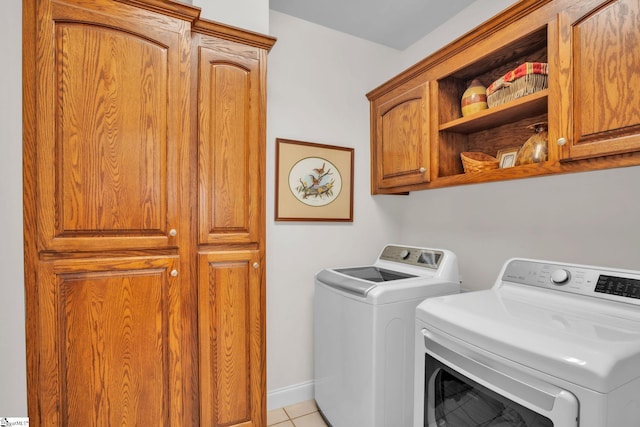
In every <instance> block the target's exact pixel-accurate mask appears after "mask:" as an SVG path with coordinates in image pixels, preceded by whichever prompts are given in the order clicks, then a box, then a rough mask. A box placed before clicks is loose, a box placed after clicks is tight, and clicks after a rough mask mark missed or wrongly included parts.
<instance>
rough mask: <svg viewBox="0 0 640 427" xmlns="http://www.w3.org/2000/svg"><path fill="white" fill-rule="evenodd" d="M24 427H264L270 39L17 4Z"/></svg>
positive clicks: (158, 6)
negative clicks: (20, 20)
mask: <svg viewBox="0 0 640 427" xmlns="http://www.w3.org/2000/svg"><path fill="white" fill-rule="evenodd" d="M23 8H24V38H23V56H24V74H23V76H24V85H23V87H24V92H23V98H24V165H23V166H24V219H25V221H24V230H25V271H26V273H25V286H26V304H27V307H26V309H27V322H26V324H27V364H28V403H29V417H30V422H31V425H35V426H38V425H51V426H60V425H68V426H79V425H104V426H110V425H153V426H194V425H203V426H218V425H225V426H231V425H243V426H263V425H264V424H265V417H264V413H265V397H264V394H265V379H264V378H265V375H264V365H265V360H264V358H265V351H264V267H263V265H264V206H263V205H264V199H263V198H262V197H263V196H262V195H263V193H264V191H263V190H264V189H263V183H264V179H263V176H264V160H265V154H264V143H265V141H264V138H265V84H266V79H265V75H266V71H265V69H266V53H267V51H268V50H269V49H270V48H271V46H272V45H273V43H274V41H275V40H274V39H272V38H270V37H267V36H261V35H258V34H254V33H250V32H246V31H242V30H239V29H236V28H231V27H227V26H224V25H220V24H215V23H211V22H207V21H204V20H200V19H199V18H198V16H199V10H198V9H196V8H193V7H191V6H187V5H183V4H181V3H174V2H170V1H160V0H95V1H85V0H25V1H24V2H23Z"/></svg>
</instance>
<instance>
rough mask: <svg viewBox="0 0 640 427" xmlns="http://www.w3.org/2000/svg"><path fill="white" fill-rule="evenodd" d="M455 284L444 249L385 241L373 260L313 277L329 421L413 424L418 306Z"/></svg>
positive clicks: (318, 372)
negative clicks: (314, 278)
mask: <svg viewBox="0 0 640 427" xmlns="http://www.w3.org/2000/svg"><path fill="white" fill-rule="evenodd" d="M459 290H460V282H459V276H458V261H457V258H456V256H455V255H454V254H453V253H452V252H450V251H447V250H443V249H428V248H416V247H407V246H399V245H388V246H386V247H385V248H384V249H383V250H382V252H381V253H380V255H379V257H378V259H377V260H376V261H375V263H374V264H373V265H368V266H363V267H353V268H338V269H325V270H322V271H320V272H319V273H318V274H317V275H316V280H315V304H314V308H315V311H314V324H315V331H314V356H315V361H314V368H315V399H316V402H317V404H318V407H319V409H320V411H321V413H322V415H323V416H324V418H325V420H326V421H327V422H329V423H330V425H331V426H333V427H383V426H384V427H406V426H411V420H412V414H413V383H414V372H413V369H414V360H413V358H414V336H415V331H414V328H415V309H416V306H417V305H418V303H420V302H421V301H423V300H424V299H425V298H428V297H433V296H435V295H447V294H453V293H457V292H459Z"/></svg>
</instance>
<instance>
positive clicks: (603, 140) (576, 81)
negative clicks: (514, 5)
mask: <svg viewBox="0 0 640 427" xmlns="http://www.w3.org/2000/svg"><path fill="white" fill-rule="evenodd" d="M567 3H568V6H567V8H566V9H565V10H564V11H563V12H561V13H560V50H559V57H558V61H559V76H558V77H559V82H560V94H561V96H560V102H561V105H562V107H561V111H560V114H559V118H558V119H559V120H560V129H561V133H560V135H559V136H560V137H564V138H565V139H566V140H567V141H568V143H567V144H566V145H565V146H564V147H563V148H562V157H564V158H569V159H579V158H587V157H595V156H603V155H607V154H618V153H626V152H631V151H638V150H640V107H639V106H638V99H640V73H638V70H640V32H639V31H638V19H639V16H640V2H638V0H605V1H603V0H588V1H579V2H567Z"/></svg>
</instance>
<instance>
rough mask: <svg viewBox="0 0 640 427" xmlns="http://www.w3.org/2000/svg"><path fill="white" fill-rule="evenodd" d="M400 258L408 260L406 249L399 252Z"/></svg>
mask: <svg viewBox="0 0 640 427" xmlns="http://www.w3.org/2000/svg"><path fill="white" fill-rule="evenodd" d="M400 258H402V259H407V258H409V251H408V250H406V249H403V250H401V251H400Z"/></svg>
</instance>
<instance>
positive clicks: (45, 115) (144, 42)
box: [28, 0, 189, 251]
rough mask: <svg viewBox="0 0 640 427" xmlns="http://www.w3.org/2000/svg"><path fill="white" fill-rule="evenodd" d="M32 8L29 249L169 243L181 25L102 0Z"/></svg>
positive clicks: (184, 40)
mask: <svg viewBox="0 0 640 427" xmlns="http://www.w3.org/2000/svg"><path fill="white" fill-rule="evenodd" d="M28 1H32V0H28ZM35 10H36V11H37V12H36V13H37V16H36V17H34V19H35V20H36V21H35V22H34V27H33V28H34V29H33V31H34V32H35V37H36V38H37V40H38V43H37V45H36V46H35V48H36V52H37V54H36V56H35V57H36V64H35V66H36V69H37V73H35V74H34V75H33V76H32V77H33V80H34V81H33V83H34V85H35V87H34V93H35V111H34V114H35V116H36V117H37V123H38V124H37V128H36V135H35V146H34V147H33V149H34V150H35V152H36V153H37V155H36V156H35V158H36V162H37V163H36V170H37V176H36V186H35V188H36V193H37V211H38V215H37V218H38V224H37V226H38V235H39V236H40V237H39V241H38V245H39V249H40V250H54V251H65V250H96V249H98V250H108V249H122V248H126V249H130V248H149V247H168V246H175V245H176V238H175V235H176V234H179V233H180V232H181V231H182V230H181V227H180V221H181V220H180V214H179V206H180V203H181V200H180V199H181V197H182V193H181V187H182V186H186V185H187V184H186V182H187V179H188V169H189V168H188V165H187V166H183V165H181V162H184V161H185V159H186V160H188V157H187V156H186V155H185V153H188V146H187V145H188V144H187V143H186V142H185V138H188V131H189V125H188V123H185V122H188V120H187V117H188V116H189V110H188V105H189V103H188V101H187V99H188V90H189V82H188V80H187V79H185V78H184V74H185V73H184V71H185V70H184V68H186V67H188V65H189V62H188V60H187V59H186V58H185V57H186V55H187V54H188V52H189V39H188V33H187V30H188V28H189V27H188V23H186V22H183V21H181V20H178V19H174V18H170V17H166V16H164V15H161V14H156V13H152V12H148V11H144V10H140V9H137V8H134V7H131V6H128V5H124V4H122V3H118V2H114V1H106V0H97V1H94V2H85V1H69V2H62V1H61V2H58V1H39V2H37V6H36V7H35ZM29 84H31V82H29ZM172 230H173V231H172Z"/></svg>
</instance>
